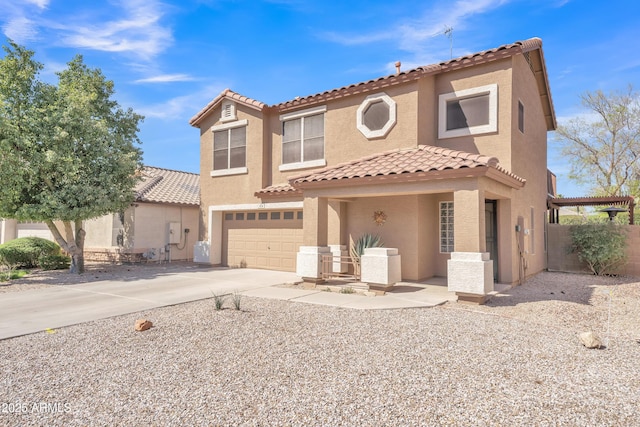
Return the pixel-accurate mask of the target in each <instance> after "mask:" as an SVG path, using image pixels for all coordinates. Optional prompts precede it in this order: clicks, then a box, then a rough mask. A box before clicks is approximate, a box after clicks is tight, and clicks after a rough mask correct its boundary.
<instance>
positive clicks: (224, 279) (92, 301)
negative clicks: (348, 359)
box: [0, 269, 455, 339]
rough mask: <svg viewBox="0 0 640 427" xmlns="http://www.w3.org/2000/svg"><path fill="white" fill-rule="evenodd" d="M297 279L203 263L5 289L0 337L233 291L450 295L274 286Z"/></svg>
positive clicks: (364, 299) (386, 302) (366, 299)
mask: <svg viewBox="0 0 640 427" xmlns="http://www.w3.org/2000/svg"><path fill="white" fill-rule="evenodd" d="M297 281H299V278H298V277H297V276H296V275H295V274H294V273H287V272H278V271H269V270H253V269H203V270H189V271H182V272H180V271H178V272H171V273H167V274H162V275H156V276H149V277H144V278H139V279H133V280H132V279H127V280H105V281H98V282H92V283H84V284H77V285H60V286H51V287H47V288H44V289H34V290H27V291H21V292H11V293H5V294H2V298H0V339H6V338H11V337H16V336H20V335H26V334H31V333H35V332H41V331H45V330H47V329H54V328H60V327H63V326H70V325H74V324H78V323H84V322H89V321H93V320H98V319H104V318H107V317H113V316H119V315H122V314H128V313H135V312H139V311H144V310H149V309H153V308H158V307H164V306H168V305H175V304H181V303H185V302H191V301H196V300H201V299H206V298H211V297H212V296H213V295H214V294H216V295H224V294H230V293H234V292H239V293H241V294H243V295H246V296H251V297H259V298H275V299H281V300H288V301H295V302H303V303H309V304H322V305H330V306H335V307H344V308H352V309H396V308H418V307H433V306H435V305H440V304H444V303H445V302H447V301H452V300H453V301H455V294H453V293H452V292H447V288H446V286H438V285H431V284H424V283H423V284H416V283H399V284H398V285H396V289H395V290H394V291H392V292H389V293H387V294H386V295H384V296H364V295H358V294H344V293H337V292H325V291H322V290H319V289H294V288H292V287H277V286H275V285H281V284H286V283H290V284H293V283H295V282H297ZM132 327H133V326H132Z"/></svg>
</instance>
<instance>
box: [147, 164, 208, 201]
mask: <svg viewBox="0 0 640 427" xmlns="http://www.w3.org/2000/svg"><path fill="white" fill-rule="evenodd" d="M141 174H142V180H141V181H140V182H138V184H137V185H136V188H135V192H136V199H135V200H136V202H152V203H173V204H180V205H194V206H200V176H199V175H198V174H196V173H190V172H181V171H174V170H170V169H162V168H155V167H151V166H145V167H144V168H143V170H142V172H141Z"/></svg>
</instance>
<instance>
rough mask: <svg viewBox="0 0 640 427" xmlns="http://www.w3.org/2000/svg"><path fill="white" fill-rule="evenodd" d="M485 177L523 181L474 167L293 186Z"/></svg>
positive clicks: (519, 184)
mask: <svg viewBox="0 0 640 427" xmlns="http://www.w3.org/2000/svg"><path fill="white" fill-rule="evenodd" d="M482 176H486V177H487V178H490V179H492V180H494V181H497V182H500V183H501V184H505V185H507V186H509V187H511V188H515V189H518V188H522V187H523V186H524V184H525V181H524V180H523V181H520V180H518V179H516V178H515V177H512V176H510V175H507V174H506V173H505V172H502V171H500V170H498V169H496V168H494V167H491V166H475V167H473V168H459V169H445V170H441V171H428V172H416V173H403V174H397V175H396V174H391V175H376V176H366V177H357V178H343V179H333V180H324V181H311V182H301V183H297V184H295V185H294V186H295V188H299V189H301V190H303V191H304V190H306V189H316V188H338V187H350V186H361V185H370V184H391V183H394V184H399V183H414V182H428V181H435V180H444V179H460V178H479V177H482Z"/></svg>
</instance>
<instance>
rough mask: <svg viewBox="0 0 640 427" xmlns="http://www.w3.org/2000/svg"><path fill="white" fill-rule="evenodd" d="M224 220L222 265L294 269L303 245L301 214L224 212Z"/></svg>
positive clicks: (298, 212) (299, 212) (286, 212)
mask: <svg viewBox="0 0 640 427" xmlns="http://www.w3.org/2000/svg"><path fill="white" fill-rule="evenodd" d="M224 219H225V220H224V228H223V233H224V238H223V242H225V243H226V244H224V243H223V254H224V255H226V256H224V257H223V260H222V261H223V263H224V264H227V265H229V266H232V267H241V266H245V267H249V268H265V269H269V270H282V271H295V270H296V256H297V253H298V249H299V248H300V246H301V245H302V212H301V211H269V212H227V213H225V216H224ZM225 258H226V259H225Z"/></svg>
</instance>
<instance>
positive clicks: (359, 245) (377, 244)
mask: <svg viewBox="0 0 640 427" xmlns="http://www.w3.org/2000/svg"><path fill="white" fill-rule="evenodd" d="M382 246H384V242H383V241H382V239H381V238H380V236H378V235H377V234H369V233H367V234H363V235H362V236H360V237H359V238H358V240H356V241H355V242H353V245H351V251H350V255H351V259H352V260H353V265H354V266H355V273H356V277H360V257H361V256H362V255H363V254H364V250H365V249H366V248H381V247H382Z"/></svg>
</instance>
